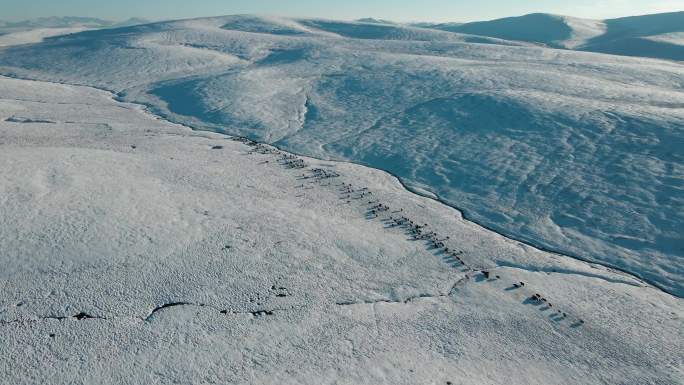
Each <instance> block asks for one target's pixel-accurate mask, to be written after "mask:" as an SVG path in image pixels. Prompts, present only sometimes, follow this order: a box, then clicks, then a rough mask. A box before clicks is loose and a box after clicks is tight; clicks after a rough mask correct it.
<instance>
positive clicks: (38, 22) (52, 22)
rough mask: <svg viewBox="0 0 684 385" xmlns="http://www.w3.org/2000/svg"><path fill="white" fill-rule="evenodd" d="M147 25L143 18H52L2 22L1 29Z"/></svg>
mask: <svg viewBox="0 0 684 385" xmlns="http://www.w3.org/2000/svg"><path fill="white" fill-rule="evenodd" d="M145 23H149V21H148V20H145V19H141V18H131V19H128V20H126V21H123V22H115V21H110V20H104V19H98V18H94V17H76V16H64V17H58V16H51V17H40V18H36V19H30V20H24V21H18V22H7V21H0V28H13V29H24V30H26V29H36V28H111V27H125V26H131V25H136V24H145Z"/></svg>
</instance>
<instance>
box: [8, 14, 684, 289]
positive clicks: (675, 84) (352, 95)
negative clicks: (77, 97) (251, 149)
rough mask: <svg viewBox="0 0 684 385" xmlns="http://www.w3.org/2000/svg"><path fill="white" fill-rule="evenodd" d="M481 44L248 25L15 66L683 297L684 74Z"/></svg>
mask: <svg viewBox="0 0 684 385" xmlns="http://www.w3.org/2000/svg"><path fill="white" fill-rule="evenodd" d="M472 37H473V35H459V34H450V33H447V32H439V31H436V32H435V31H430V30H425V29H421V28H416V27H410V28H407V27H401V26H397V25H385V24H377V23H361V22H353V23H343V22H330V21H321V20H290V19H277V18H259V17H254V16H231V17H222V18H209V19H195V20H183V21H175V22H164V23H155V24H147V25H141V26H134V27H127V28H119V29H107V30H98V31H89V32H83V33H79V34H75V35H70V36H65V37H58V38H52V39H48V40H46V41H45V42H43V43H40V44H36V45H31V46H21V47H13V48H7V49H5V50H4V51H3V53H1V54H0V67H1V70H2V72H3V73H5V74H10V75H17V76H22V77H31V78H37V79H44V80H51V81H59V82H67V83H73V84H87V85H93V86H97V87H102V88H106V89H110V90H113V91H116V92H118V93H120V96H121V97H122V99H124V100H128V101H135V102H139V103H144V104H146V105H148V106H149V107H150V108H151V109H152V110H154V111H155V112H157V113H159V114H161V115H163V116H165V117H168V118H170V119H172V120H174V121H178V122H184V123H187V124H190V125H192V126H194V127H198V128H203V129H210V130H215V131H219V132H227V133H231V134H239V135H243V136H247V137H250V138H253V139H258V140H262V141H266V142H270V143H275V144H277V145H279V146H282V147H283V148H286V149H289V150H291V151H295V152H299V153H303V154H307V155H312V156H316V157H321V158H337V159H349V160H352V161H355V162H360V163H364V164H368V165H371V166H373V167H378V168H383V169H386V170H388V171H391V172H392V173H394V174H396V175H398V176H400V177H401V178H402V179H403V180H404V181H405V182H406V183H407V184H409V185H410V186H412V187H413V188H416V189H420V190H422V191H424V190H428V191H431V192H432V193H436V194H438V195H439V196H440V197H441V198H442V199H444V200H445V201H447V202H449V203H451V204H452V205H454V206H457V207H460V208H462V209H463V210H464V211H465V213H466V215H467V216H468V217H469V218H472V219H474V220H476V221H478V222H479V223H482V224H484V225H486V226H488V227H490V228H493V229H496V230H497V231H500V232H502V233H504V234H508V235H510V236H513V237H515V238H518V239H522V240H526V241H528V242H531V243H534V244H536V245H539V246H543V247H546V248H550V249H555V250H559V251H562V252H564V253H568V254H572V255H575V256H578V257H581V258H584V259H590V260H594V261H600V262H602V263H605V264H608V265H611V266H614V267H618V268H621V269H624V270H627V271H630V272H632V273H634V274H637V275H639V276H641V277H643V278H645V279H647V280H648V281H650V282H653V283H654V284H657V285H659V286H661V287H663V288H665V289H666V290H668V291H670V292H672V293H675V294H677V295H680V296H681V295H684V282H683V281H682V276H684V263H682V260H683V258H684V252H683V250H684V241H683V239H682V235H681V228H683V227H684V212H682V210H681V207H682V204H683V202H684V197H683V193H682V185H681V181H682V178H683V175H682V167H683V166H682V165H683V162H684V160H683V158H682V152H681V148H684V133H683V130H682V127H684V108H683V107H684V93H683V92H682V91H681V90H682V85H684V67H683V66H682V65H680V64H677V63H673V62H666V61H659V60H652V59H643V58H628V57H620V56H612V55H602V54H595V53H586V52H574V51H568V50H555V49H549V48H544V47H537V46H516V44H518V43H514V42H510V41H501V40H496V39H490V38H482V39H484V40H482V42H486V43H487V44H479V43H473V42H472V41H471V40H470V39H471V38H472Z"/></svg>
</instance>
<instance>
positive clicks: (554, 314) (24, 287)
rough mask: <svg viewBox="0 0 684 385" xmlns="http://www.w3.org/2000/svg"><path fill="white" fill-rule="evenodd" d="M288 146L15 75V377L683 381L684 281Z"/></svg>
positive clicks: (3, 238)
mask: <svg viewBox="0 0 684 385" xmlns="http://www.w3.org/2000/svg"><path fill="white" fill-rule="evenodd" d="M288 156H289V155H288V154H286V153H282V152H279V151H276V150H274V149H272V148H269V147H265V146H254V144H250V143H243V142H240V141H236V140H231V139H230V138H227V137H224V136H222V135H218V134H211V133H202V132H193V131H191V130H189V129H187V128H185V127H182V126H178V125H174V124H170V123H167V122H165V121H162V120H160V119H156V118H154V117H152V116H150V115H149V114H147V113H146V112H145V111H144V110H143V109H142V108H140V107H139V106H136V105H132V104H127V103H120V102H115V101H114V100H112V95H110V94H109V93H106V92H103V91H98V90H94V89H91V88H83V87H73V86H66V85H58V84H51V83H43V82H32V81H24V80H13V79H8V78H1V77H0V162H1V164H2V165H3V167H0V210H1V211H2V213H3V215H2V216H0V228H2V230H3V231H2V232H1V233H0V250H2V253H0V263H1V264H2V266H3V269H1V270H0V282H2V285H1V286H0V287H1V289H0V291H1V293H2V295H0V340H1V341H2V343H0V378H2V379H3V382H7V383H11V384H36V383H51V384H73V383H84V384H85V383H99V384H122V383H123V384H139V383H146V384H158V383H159V384H163V383H258V384H262V383H263V384H295V383H296V384H328V383H330V384H332V383H343V384H418V383H420V384H429V383H441V384H446V383H452V384H526V385H527V384H540V385H541V384H544V385H548V384H563V385H567V384H596V383H625V384H641V383H662V384H681V383H684V377H683V376H682V369H683V368H684V355H683V353H682V352H684V349H682V341H684V336H683V335H682V333H683V331H682V330H683V329H682V328H681V325H682V317H683V316H684V307H683V305H682V301H681V299H677V298H674V297H672V296H670V295H667V294H665V293H663V292H661V291H659V290H657V289H654V288H652V287H649V286H647V285H644V283H643V282H640V281H639V280H636V279H634V278H632V277H630V276H627V275H624V274H619V273H616V272H614V271H611V270H609V269H605V268H603V267H601V266H596V265H590V264H587V263H583V262H578V261H576V260H574V259H572V258H568V257H563V256H559V255H554V254H549V253H545V252H542V251H539V250H536V249H534V248H532V247H529V246H526V245H523V244H520V243H518V242H514V241H511V240H508V239H505V238H503V237H501V236H499V235H498V234H496V233H493V232H490V231H487V230H485V229H483V228H481V227H479V226H477V225H474V224H472V223H470V222H468V221H465V220H463V219H462V218H461V216H460V213H459V212H457V211H455V210H453V209H451V208H449V207H446V206H444V205H442V204H440V203H438V202H436V201H434V200H431V199H427V198H423V197H420V196H417V195H414V194H411V193H409V192H407V191H406V190H404V189H403V188H402V186H401V185H400V184H399V183H398V181H397V180H396V179H395V178H393V177H391V176H389V175H388V174H386V173H383V172H380V171H377V170H373V169H368V168H365V167H362V166H357V165H352V164H346V163H336V162H326V161H316V160H313V159H303V160H304V161H305V162H306V165H305V167H304V168H290V167H288V162H294V161H293V160H291V159H288V158H287V157H288ZM291 164H294V163H291ZM314 168H322V169H325V170H327V171H326V172H328V173H335V175H338V176H337V177H336V178H330V179H320V178H318V177H316V175H319V176H320V175H321V174H315V173H314V171H313V169H314ZM302 175H304V178H303V177H302ZM329 175H332V174H329ZM342 184H352V185H353V187H352V189H353V190H354V192H352V193H348V192H347V190H346V188H345V187H342V186H341V185H342ZM365 188H367V189H365ZM369 192H372V193H373V194H372V195H366V196H365V197H363V198H360V195H361V194H368V193H369ZM368 199H371V200H378V201H379V202H382V203H383V204H387V205H389V206H390V207H391V208H390V209H389V210H388V211H383V212H379V213H378V217H375V215H373V214H372V213H371V212H369V211H368V208H369V207H373V205H374V204H368V203H366V200H368ZM399 210H402V211H400V212H399V213H397V212H398V211H399ZM390 216H393V217H394V218H399V216H405V217H408V218H410V219H411V220H412V221H414V223H416V224H418V223H420V224H423V223H425V224H427V225H428V227H427V229H432V231H435V232H437V233H438V234H439V236H438V239H445V240H444V242H445V243H446V244H447V246H448V247H450V248H451V250H450V251H449V252H446V251H445V250H444V248H435V247H433V246H430V242H426V241H425V240H416V239H415V238H414V237H413V235H412V234H411V232H410V231H408V230H409V229H408V228H407V227H406V226H396V225H394V224H393V221H392V220H390ZM446 237H449V239H446ZM452 253H454V254H456V257H453V256H451V254H452ZM456 258H458V260H457V259H456ZM459 260H460V261H463V263H465V266H464V265H463V264H461V263H460V262H458V261H459ZM470 269H474V270H470ZM484 269H486V271H487V272H488V273H489V278H486V277H485V276H484V274H483V273H482V272H481V270H484ZM519 281H523V282H525V286H524V287H519V288H516V287H515V286H513V285H512V284H513V283H516V282H519ZM535 293H540V294H541V296H543V297H544V301H537V300H533V299H531V298H530V297H531V296H532V295H534V294H535ZM549 304H550V305H549ZM645 309H648V310H647V311H644V310H645ZM563 313H565V315H563Z"/></svg>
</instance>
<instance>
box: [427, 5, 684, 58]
mask: <svg viewBox="0 0 684 385" xmlns="http://www.w3.org/2000/svg"><path fill="white" fill-rule="evenodd" d="M429 27H430V28H433V29H438V30H443V31H451V32H459V33H468V34H475V35H482V36H490V37H496V38H501V39H508V40H517V41H526V42H530V43H541V44H545V45H548V46H550V47H556V48H568V49H579V50H584V51H592V52H603V53H610V54H616V55H626V56H643V57H653V58H661V59H671V60H679V61H682V60H684V45H682V44H681V42H680V41H678V40H669V39H668V40H666V39H658V38H657V36H659V35H662V34H670V33H678V32H684V12H672V13H662V14H655V15H643V16H632V17H624V18H618V19H608V20H588V19H580V18H574V17H568V16H560V15H552V14H545V13H534V14H529V15H524V16H518V17H507V18H503V19H496V20H491V21H481V22H473V23H465V24H451V23H446V24H437V25H430V26H429Z"/></svg>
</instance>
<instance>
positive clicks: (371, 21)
mask: <svg viewBox="0 0 684 385" xmlns="http://www.w3.org/2000/svg"><path fill="white" fill-rule="evenodd" d="M355 21H356V22H358V23H368V24H396V23H395V22H393V21H390V20H384V19H375V18H373V17H364V18H361V19H357V20H355Z"/></svg>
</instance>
